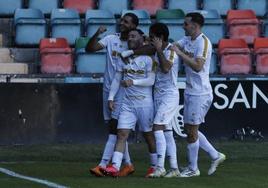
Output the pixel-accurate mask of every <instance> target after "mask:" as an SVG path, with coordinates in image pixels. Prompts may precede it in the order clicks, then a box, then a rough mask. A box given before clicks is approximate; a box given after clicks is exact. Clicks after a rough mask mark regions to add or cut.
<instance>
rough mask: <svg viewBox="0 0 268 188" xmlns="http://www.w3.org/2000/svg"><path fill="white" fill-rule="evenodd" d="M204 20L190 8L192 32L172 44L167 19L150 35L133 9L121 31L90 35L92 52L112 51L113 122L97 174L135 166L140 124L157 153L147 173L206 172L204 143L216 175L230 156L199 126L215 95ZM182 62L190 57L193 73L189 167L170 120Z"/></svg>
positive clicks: (109, 109) (109, 96) (107, 112)
mask: <svg viewBox="0 0 268 188" xmlns="http://www.w3.org/2000/svg"><path fill="white" fill-rule="evenodd" d="M203 24H204V18H203V16H202V15H201V14H200V13H196V12H192V13H188V14H187V15H186V16H185V20H184V25H183V28H184V30H185V36H184V37H183V38H182V39H180V40H179V41H176V42H174V43H169V42H168V41H169V40H168V39H169V30H168V27H167V26H166V25H165V24H163V23H155V24H152V25H151V26H150V29H149V37H147V36H145V34H144V33H143V32H142V31H141V30H140V29H138V25H139V19H138V18H137V16H136V15H135V14H133V13H126V14H125V15H124V16H122V18H121V20H120V24H119V28H120V33H116V34H112V35H107V36H105V37H104V38H102V39H101V40H99V41H98V37H99V36H100V34H102V33H104V32H105V31H106V28H105V27H103V26H101V27H99V29H98V30H97V31H96V33H95V34H94V35H93V36H92V37H91V38H90V40H89V42H88V44H87V46H86V51H87V52H88V53H91V52H95V51H98V50H101V49H104V48H106V51H107V62H106V67H105V72H104V83H103V114H104V120H105V121H106V122H107V123H108V127H109V136H108V140H107V142H106V145H105V148H104V151H103V155H102V159H101V161H100V163H99V164H98V165H97V166H96V167H95V168H92V169H90V172H91V173H92V174H93V175H95V176H113V177H118V176H119V177H123V176H128V175H130V174H132V173H133V172H134V171H135V169H134V166H133V164H132V162H131V159H130V155H129V152H128V143H127V139H128V136H129V133H130V132H131V131H132V130H135V126H136V125H137V126H138V128H139V131H141V132H142V133H143V136H144V139H145V141H146V143H147V145H148V150H149V153H150V156H149V157H150V166H149V168H148V170H147V172H146V175H145V177H149V178H159V177H166V178H172V177H193V176H199V175H200V171H199V169H198V150H199V147H201V148H202V149H203V150H205V151H206V152H207V153H208V154H209V156H210V157H211V161H212V162H211V166H210V168H209V170H208V175H212V174H213V173H214V172H215V171H216V168H217V167H218V165H219V164H220V163H222V162H223V161H224V160H225V159H226V157H225V155H224V154H223V153H220V152H219V151H217V150H216V149H215V148H214V147H213V146H212V145H211V143H210V142H209V141H208V140H207V139H206V137H205V136H204V134H202V132H200V131H199V126H200V125H201V124H202V123H204V118H205V116H206V114H207V112H208V110H209V108H210V106H211V104H212V100H213V94H212V88H211V85H210V81H209V66H210V59H211V53H212V45H211V43H210V41H209V39H208V38H207V37H206V36H205V35H204V34H203V33H202V31H201V28H202V26H203ZM179 62H183V64H184V66H185V73H186V89H185V91H184V114H183V116H184V130H185V132H186V134H187V143H188V144H187V153H188V161H189V165H188V166H187V167H184V168H181V167H180V168H179V166H178V162H177V150H176V143H175V140H174V137H173V131H172V126H171V124H170V122H171V120H172V118H173V117H174V116H175V115H176V110H177V108H179V90H178V88H177V78H178V69H179ZM88 63H93V62H88ZM166 156H167V158H168V159H169V164H170V169H169V170H168V171H166V170H165V167H164V163H165V158H166ZM122 162H123V166H122ZM121 166H122V167H121Z"/></svg>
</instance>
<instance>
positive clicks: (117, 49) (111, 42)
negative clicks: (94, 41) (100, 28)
mask: <svg viewBox="0 0 268 188" xmlns="http://www.w3.org/2000/svg"><path fill="white" fill-rule="evenodd" d="M99 43H100V44H101V45H102V46H103V47H104V48H106V50H107V60H106V67H105V72H104V81H103V90H104V91H107V92H109V91H110V87H111V84H112V81H113V79H114V76H115V73H116V65H117V64H118V62H119V60H121V58H120V56H119V54H120V53H121V52H122V51H125V50H127V49H128V46H127V41H122V40H120V34H119V33H116V34H113V35H107V36H106V37H104V38H103V39H101V40H100V41H99Z"/></svg>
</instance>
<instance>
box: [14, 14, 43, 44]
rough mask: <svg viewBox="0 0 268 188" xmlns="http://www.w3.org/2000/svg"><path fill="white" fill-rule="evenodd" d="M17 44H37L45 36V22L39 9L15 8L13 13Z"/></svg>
mask: <svg viewBox="0 0 268 188" xmlns="http://www.w3.org/2000/svg"><path fill="white" fill-rule="evenodd" d="M14 26H15V29H16V36H15V43H16V44H17V45H29V46H32V45H38V44H39V41H40V39H42V38H45V37H46V36H47V24H46V21H45V19H44V15H43V13H42V12H41V10H38V9H16V11H15V15H14Z"/></svg>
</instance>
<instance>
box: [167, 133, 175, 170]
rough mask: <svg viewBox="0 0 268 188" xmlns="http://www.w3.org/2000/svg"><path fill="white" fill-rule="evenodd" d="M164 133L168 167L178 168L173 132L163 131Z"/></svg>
mask: <svg viewBox="0 0 268 188" xmlns="http://www.w3.org/2000/svg"><path fill="white" fill-rule="evenodd" d="M164 135H165V138H166V142H167V157H168V159H169V163H170V168H172V169H178V161H177V147H176V143H175V140H174V137H173V132H172V131H165V132H164Z"/></svg>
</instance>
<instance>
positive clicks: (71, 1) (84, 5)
mask: <svg viewBox="0 0 268 188" xmlns="http://www.w3.org/2000/svg"><path fill="white" fill-rule="evenodd" d="M63 7H64V8H70V9H76V10H77V11H78V12H79V13H80V14H85V13H86V11H87V10H88V9H94V8H95V7H96V4H95V1H94V0H64V1H63Z"/></svg>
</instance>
